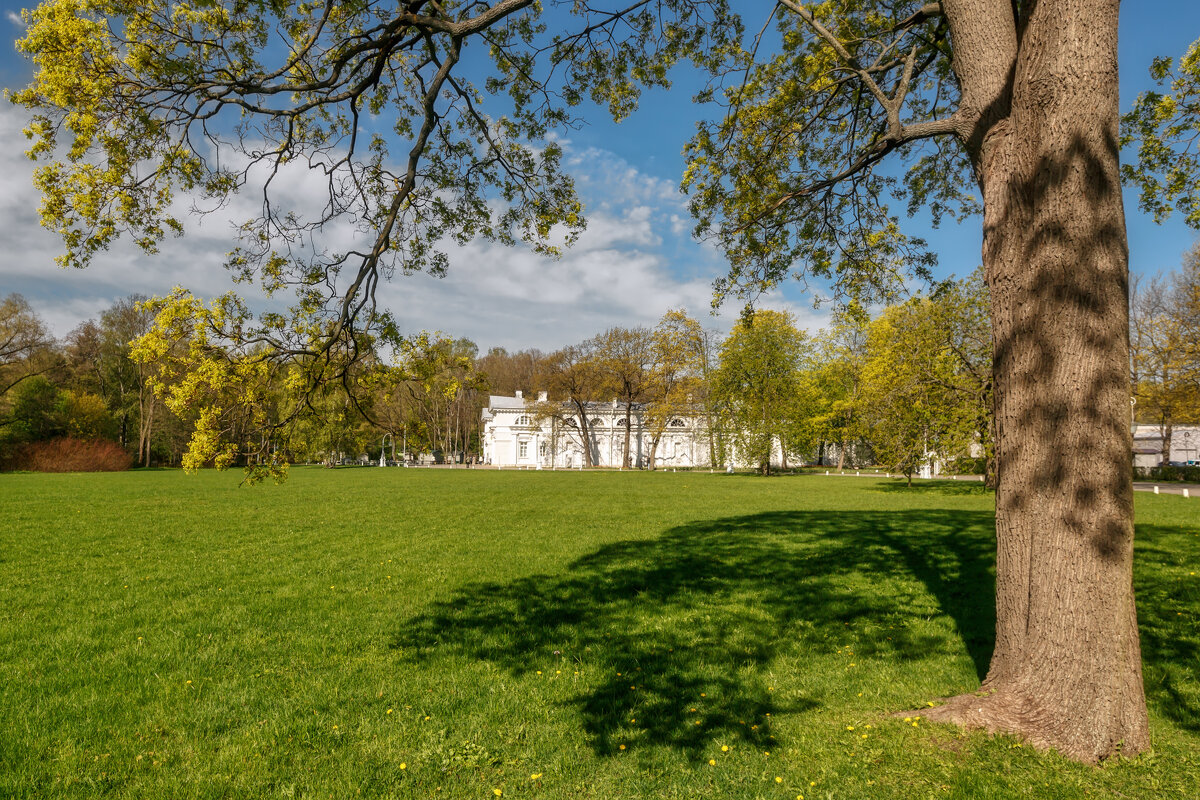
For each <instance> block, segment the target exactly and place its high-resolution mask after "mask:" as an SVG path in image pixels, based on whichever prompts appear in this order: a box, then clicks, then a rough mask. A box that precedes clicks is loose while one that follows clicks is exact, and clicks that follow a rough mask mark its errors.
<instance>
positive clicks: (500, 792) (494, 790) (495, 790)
mask: <svg viewBox="0 0 1200 800" xmlns="http://www.w3.org/2000/svg"><path fill="white" fill-rule="evenodd" d="M492 794H494V795H496V797H499V796H500V795H502V794H504V792H502V791H500V790H499V789H492Z"/></svg>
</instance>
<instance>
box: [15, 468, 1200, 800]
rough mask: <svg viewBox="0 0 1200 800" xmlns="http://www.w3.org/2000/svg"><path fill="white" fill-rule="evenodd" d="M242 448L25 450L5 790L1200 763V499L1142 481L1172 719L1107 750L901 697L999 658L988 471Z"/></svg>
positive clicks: (623, 780) (555, 791) (1145, 624)
mask: <svg viewBox="0 0 1200 800" xmlns="http://www.w3.org/2000/svg"><path fill="white" fill-rule="evenodd" d="M237 480H238V476H236V475H220V474H212V473H207V474H202V475H199V476H194V477H187V476H183V475H180V474H177V473H171V472H159V473H142V474H124V475H103V476H102V475H73V476H34V475H14V476H7V477H5V478H3V479H0V520H2V522H0V795H3V796H17V797H59V796H100V795H107V796H116V797H218V796H219V797H267V796H281V797H302V796H303V797H331V796H332V797H352V796H356V795H357V796H364V797H429V796H446V797H485V796H486V797H494V794H493V790H494V789H500V790H502V791H503V793H504V796H512V797H538V798H565V797H595V798H618V797H629V798H640V797H746V798H752V797H753V798H758V797H764V798H776V797H778V798H793V797H795V796H796V795H798V794H803V795H804V797H805V798H812V797H817V798H824V797H864V796H871V797H905V798H909V797H927V796H928V797H932V796H938V797H1086V796H1115V795H1117V794H1118V793H1120V794H1124V795H1126V796H1130V797H1151V796H1154V797H1170V796H1177V797H1192V796H1195V795H1196V794H1197V793H1198V792H1197V788H1198V787H1200V728H1198V725H1197V719H1198V718H1200V692H1198V689H1197V674H1196V671H1197V665H1198V663H1200V650H1198V648H1200V624H1198V622H1197V618H1196V612H1197V610H1198V609H1200V582H1198V581H1200V578H1197V577H1196V576H1195V575H1193V574H1191V573H1193V572H1196V571H1200V564H1198V562H1200V559H1198V558H1197V556H1198V555H1200V521H1198V520H1200V506H1197V505H1195V503H1196V501H1194V500H1193V501H1191V502H1192V505H1189V504H1188V501H1185V500H1183V499H1182V498H1176V497H1168V496H1165V495H1164V496H1158V497H1154V496H1139V497H1138V498H1137V502H1138V514H1139V525H1138V537H1139V539H1138V547H1137V566H1136V576H1135V580H1136V582H1137V590H1138V597H1139V603H1140V605H1139V617H1140V620H1141V626H1142V645H1143V653H1144V658H1145V662H1146V689H1147V697H1148V701H1149V704H1150V710H1151V716H1152V719H1151V724H1152V735H1153V737H1154V746H1155V751H1154V753H1152V754H1149V755H1146V756H1143V757H1142V758H1139V759H1137V760H1134V761H1132V762H1124V763H1115V764H1111V765H1108V766H1106V767H1104V768H1101V769H1098V770H1096V769H1090V768H1084V767H1079V766H1077V765H1073V764H1069V763H1067V762H1064V761H1062V760H1061V759H1059V758H1057V757H1056V756H1053V755H1039V754H1035V753H1032V752H1030V751H1028V750H1027V749H1026V748H1022V747H1019V746H1018V743H1017V742H1015V741H1014V740H1010V739H1004V738H997V739H989V738H987V737H984V736H981V735H970V736H967V735H963V734H961V733H960V732H959V731H957V730H955V729H952V728H947V727H940V726H926V725H925V724H923V723H921V722H919V721H918V724H917V725H916V726H915V727H914V726H913V725H912V723H911V722H909V723H904V722H903V721H901V720H895V719H891V718H889V717H887V713H888V712H890V711H892V710H896V709H902V708H911V707H916V706H920V705H923V704H924V703H925V702H926V701H928V700H933V699H934V698H937V697H941V696H946V695H951V694H955V693H958V692H961V691H966V690H970V689H971V688H974V687H975V686H977V685H978V681H979V678H980V676H981V675H982V673H983V671H984V670H986V666H987V660H988V657H989V656H990V647H991V637H992V625H993V614H994V610H993V606H992V591H993V589H992V577H991V575H992V572H991V570H992V563H993V559H994V555H993V546H994V545H993V541H992V532H991V519H992V517H991V500H990V496H988V495H987V494H981V493H977V492H969V493H965V494H959V493H954V492H955V491H956V490H957V489H958V487H957V486H953V485H950V486H947V487H946V491H939V490H938V487H937V486H936V485H934V486H930V485H925V487H926V488H924V489H923V490H922V491H918V492H907V491H899V490H896V489H895V488H894V487H895V486H896V483H897V482H894V481H893V482H888V481H884V480H878V481H877V480H874V479H868V478H862V479H851V478H839V479H833V478H825V477H824V476H798V477H794V478H780V479H772V480H761V479H755V478H749V477H744V476H724V475H708V474H704V473H699V474H698V473H690V474H685V473H679V474H620V473H601V474H589V473H583V474H579V473H569V474H563V473H520V474H517V473H509V472H505V473H495V472H479V471H466V470H459V471H424V470H398V469H393V470H379V469H375V470H366V469H358V470H337V471H325V470H320V469H313V470H297V471H296V472H295V473H294V475H293V477H292V479H291V480H290V481H289V482H288V483H287V484H286V485H284V486H282V487H263V488H260V489H255V490H245V489H238V488H237V487H236V484H237ZM947 483H951V482H947ZM851 729H853V730H851ZM864 736H865V737H866V738H863V737H864ZM723 747H727V748H729V749H728V750H723V749H722V748H723ZM710 760H711V761H713V762H715V763H714V764H712V765H710V764H709V761H710ZM533 775H539V776H540V777H538V778H536V779H535V778H532V777H531V776H533ZM776 777H778V778H780V780H779V781H778V782H776V780H775V778H776Z"/></svg>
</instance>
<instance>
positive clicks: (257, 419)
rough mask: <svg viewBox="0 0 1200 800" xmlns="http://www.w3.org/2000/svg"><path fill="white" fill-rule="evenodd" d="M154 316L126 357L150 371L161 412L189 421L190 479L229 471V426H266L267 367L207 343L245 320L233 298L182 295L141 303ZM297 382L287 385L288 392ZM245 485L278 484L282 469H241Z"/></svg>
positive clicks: (276, 463)
mask: <svg viewBox="0 0 1200 800" xmlns="http://www.w3.org/2000/svg"><path fill="white" fill-rule="evenodd" d="M146 307H147V308H149V309H152V310H153V311H154V312H155V314H156V316H155V319H154V325H153V326H152V327H151V329H150V331H149V332H147V333H146V334H145V335H144V336H142V337H140V338H138V339H137V340H135V342H134V345H133V350H132V352H131V356H132V358H133V359H134V360H135V361H139V362H141V363H145V364H149V365H151V366H152V372H151V377H150V385H151V387H152V388H153V390H154V392H155V393H156V394H157V395H158V396H159V397H161V398H162V400H163V402H164V403H165V404H166V406H167V407H168V408H169V409H171V411H173V412H174V413H175V414H176V415H178V416H180V417H181V418H185V419H187V418H192V417H194V418H195V428H194V430H193V433H192V436H191V438H190V440H189V441H188V447H187V451H186V452H185V453H184V456H183V467H184V469H186V470H188V471H195V470H197V469H199V468H200V467H202V466H204V465H205V464H210V463H211V464H212V465H214V466H215V467H217V468H218V469H225V468H227V467H229V466H230V465H231V464H233V463H234V461H235V460H236V459H237V457H238V455H239V448H238V442H236V441H233V440H232V439H231V438H230V435H229V434H230V433H231V431H232V428H233V424H234V422H235V421H238V422H242V421H244V422H247V423H249V427H250V428H251V429H253V430H261V429H263V428H265V427H267V425H268V424H269V422H270V421H271V420H270V419H269V418H268V415H267V412H266V400H267V395H268V392H269V389H270V360H269V359H268V358H266V357H265V356H264V354H263V353H261V352H259V353H255V352H239V351H237V350H230V349H229V348H228V347H227V346H226V345H225V342H223V341H220V340H219V339H218V340H215V338H214V337H220V336H221V334H222V332H223V331H226V330H229V329H230V328H231V327H236V326H237V325H239V324H240V323H242V322H244V321H245V319H246V318H247V317H248V316H249V315H248V312H247V311H246V308H245V306H244V305H243V304H242V303H241V301H240V300H239V299H238V298H237V297H236V296H234V295H233V294H227V295H225V296H224V297H222V298H219V299H217V300H214V301H212V302H211V303H208V304H206V303H204V301H202V300H200V299H199V298H197V297H194V296H193V295H192V294H191V293H190V292H188V291H187V290H185V289H182V288H179V287H176V289H175V290H174V291H173V292H172V293H171V294H170V295H168V296H167V297H164V298H155V299H153V300H150V301H148V302H147V303H146ZM298 381H299V379H292V380H290V381H289V383H288V385H289V387H290V388H295V387H297V386H298V385H300V384H299V382H298ZM247 471H248V478H249V479H250V480H251V481H256V480H261V479H262V478H264V477H268V476H269V477H272V478H274V479H276V480H277V481H278V480H282V479H283V477H284V476H285V475H286V472H287V464H286V462H284V461H282V460H280V459H278V458H277V457H271V458H270V459H269V460H268V461H267V463H265V464H256V465H252V466H248V467H247Z"/></svg>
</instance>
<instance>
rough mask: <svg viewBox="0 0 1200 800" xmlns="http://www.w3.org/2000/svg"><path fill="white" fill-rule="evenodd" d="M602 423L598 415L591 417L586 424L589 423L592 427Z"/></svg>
mask: <svg viewBox="0 0 1200 800" xmlns="http://www.w3.org/2000/svg"><path fill="white" fill-rule="evenodd" d="M603 424H604V423H603V422H601V421H600V418H599V417H592V421H591V422H589V423H588V425H591V426H592V427H593V428H595V427H597V426H600V425H603Z"/></svg>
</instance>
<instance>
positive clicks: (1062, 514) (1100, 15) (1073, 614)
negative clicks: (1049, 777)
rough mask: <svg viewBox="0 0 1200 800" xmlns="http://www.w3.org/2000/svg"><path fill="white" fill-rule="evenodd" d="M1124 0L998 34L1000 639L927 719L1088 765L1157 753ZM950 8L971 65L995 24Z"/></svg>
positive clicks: (993, 147) (985, 154)
mask: <svg viewBox="0 0 1200 800" xmlns="http://www.w3.org/2000/svg"><path fill="white" fill-rule="evenodd" d="M969 5H971V6H972V7H974V8H975V9H976V10H978V9H979V8H980V4H978V3H970V4H969ZM997 5H999V6H1003V7H1007V6H1008V4H1007V3H1004V4H995V5H992V6H991V7H992V8H996V7H997ZM1022 6H1023V7H1024V6H1025V4H1022ZM1117 6H1118V0H1043V1H1042V2H1039V3H1036V4H1029V8H1028V9H1027V11H1026V13H1029V15H1030V16H1029V19H1028V21H1027V24H1026V25H1025V28H1024V30H1023V31H1022V34H1021V36H1020V40H1019V49H1017V45H1016V42H1015V41H1013V42H1002V43H998V44H997V45H996V46H997V47H1000V48H1002V47H1004V46H1012V47H1013V52H1014V53H1015V58H1014V64H1015V68H1014V69H1012V71H1011V72H1010V73H1009V74H1011V75H1012V78H1011V83H1010V84H1009V86H1010V87H1011V96H1010V97H1007V96H1005V95H1007V91H1002V92H1001V93H999V94H997V95H996V97H994V98H992V100H993V101H995V105H994V106H993V109H1003V107H1004V105H1005V104H1006V102H1007V101H1008V100H1009V99H1011V107H1010V109H1009V111H1010V113H1008V114H1007V115H1004V114H1003V113H1002V111H1001V113H999V114H996V113H994V111H993V110H992V109H989V110H990V111H992V113H991V116H989V113H986V112H985V113H984V114H983V117H982V121H981V123H980V124H979V125H977V126H976V130H975V131H973V132H972V133H971V137H974V138H972V139H968V141H969V142H973V143H974V144H975V145H977V148H976V149H975V151H974V154H975V155H976V157H977V158H976V163H977V168H978V171H979V177H980V182H981V185H982V188H983V194H984V208H985V211H984V244H983V259H984V267H985V270H986V273H987V282H988V286H989V288H990V290H991V298H992V319H993V337H994V345H995V364H994V373H995V389H996V393H995V402H996V428H997V437H996V451H997V458H998V462H999V486H998V489H997V493H996V539H997V560H996V647H995V651H994V653H993V656H992V662H991V666H990V668H989V670H988V674H987V677H986V679H985V680H984V681H983V686H982V690H983V692H982V693H981V694H979V695H964V696H962V697H959V698H955V699H953V700H951V701H950V702H949V703H947V704H946V705H945V706H943V707H941V708H938V709H936V710H932V711H931V712H930V713H928V714H927V715H926V716H927V717H929V718H932V719H945V720H953V721H957V722H960V723H963V724H966V725H968V726H978V727H984V728H987V729H989V730H994V731H1011V732H1016V733H1018V734H1021V735H1023V736H1025V737H1027V738H1028V739H1029V740H1030V741H1031V742H1032V743H1033V744H1034V745H1036V746H1040V747H1052V748H1054V749H1056V750H1059V751H1061V752H1062V753H1063V754H1065V755H1067V756H1069V757H1072V758H1076V759H1079V760H1082V761H1087V762H1097V761H1100V760H1102V759H1104V758H1107V757H1110V756H1113V755H1117V754H1122V755H1132V754H1135V753H1138V752H1140V751H1143V750H1145V749H1146V748H1147V747H1148V746H1149V736H1148V733H1147V720H1146V705H1145V698H1144V694H1143V690H1142V672H1141V655H1140V649H1139V644H1138V630H1137V619H1136V614H1135V610H1134V600H1133V585H1132V572H1133V495H1132V482H1131V475H1130V467H1129V465H1130V452H1131V437H1130V431H1129V427H1128V417H1129V378H1128V362H1127V357H1128V304H1127V292H1128V251H1127V246H1126V239H1125V221H1124V216H1123V210H1122V202H1121V189H1120V178H1119V175H1118V169H1117V118H1118V116H1117V111H1118V109H1117V74H1116V69H1117V53H1116V43H1117ZM952 7H953V8H952ZM946 8H947V11H948V12H950V11H952V10H955V9H959V7H958V6H957V5H956V4H955V3H953V2H948V3H946ZM959 10H961V9H959ZM1010 13H1011V12H1010ZM950 19H951V31H952V35H956V39H957V41H956V42H955V49H956V52H955V60H956V70H957V69H958V67H959V66H960V65H959V59H960V56H963V57H966V56H965V54H961V53H960V52H959V51H960V45H961V44H964V43H965V44H970V45H972V46H978V45H982V44H984V43H982V42H979V41H971V42H964V41H963V39H964V38H967V39H969V38H970V37H971V35H972V32H971V31H968V30H967V29H966V27H965V26H966V25H968V24H971V25H975V26H976V28H977V30H978V29H979V28H984V27H985V25H986V21H985V20H981V19H978V18H976V19H974V20H970V21H966V22H964V21H963V20H962V18H961V17H960V18H959V19H958V20H957V21H956V20H955V16H954V15H953V14H951V15H950ZM959 34H961V36H959ZM977 38H978V37H977ZM994 44H995V43H994ZM967 99H969V98H968V97H967V92H964V101H966V100H967ZM974 99H976V100H978V99H980V98H974ZM984 99H986V98H984ZM980 129H982V132H981V130H980ZM968 146H969V147H970V146H971V145H970V144H969V145H968Z"/></svg>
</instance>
